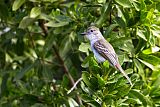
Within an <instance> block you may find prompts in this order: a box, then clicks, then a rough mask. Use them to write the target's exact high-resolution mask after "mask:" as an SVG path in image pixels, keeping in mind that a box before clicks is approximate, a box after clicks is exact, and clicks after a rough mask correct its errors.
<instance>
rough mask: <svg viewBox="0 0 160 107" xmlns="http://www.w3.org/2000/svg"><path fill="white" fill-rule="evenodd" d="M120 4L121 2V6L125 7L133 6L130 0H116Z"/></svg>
mask: <svg viewBox="0 0 160 107" xmlns="http://www.w3.org/2000/svg"><path fill="white" fill-rule="evenodd" d="M115 1H116V2H117V3H118V4H120V5H121V6H123V7H124V8H130V7H132V4H131V2H130V0H115Z"/></svg>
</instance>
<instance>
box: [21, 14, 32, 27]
mask: <svg viewBox="0 0 160 107" xmlns="http://www.w3.org/2000/svg"><path fill="white" fill-rule="evenodd" d="M34 21H35V19H32V18H29V17H28V16H26V17H23V19H22V20H21V22H20V24H19V28H21V29H25V28H27V27H28V26H29V25H31V24H33V22H34Z"/></svg>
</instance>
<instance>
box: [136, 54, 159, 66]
mask: <svg viewBox="0 0 160 107" xmlns="http://www.w3.org/2000/svg"><path fill="white" fill-rule="evenodd" d="M139 58H141V59H142V60H144V61H146V62H148V63H150V64H152V65H154V66H159V65H160V58H159V57H157V56H155V55H147V54H139Z"/></svg>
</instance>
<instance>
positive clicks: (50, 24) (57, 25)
mask: <svg viewBox="0 0 160 107" xmlns="http://www.w3.org/2000/svg"><path fill="white" fill-rule="evenodd" d="M68 24H69V22H54V21H50V22H48V23H45V26H48V27H62V26H65V25H68Z"/></svg>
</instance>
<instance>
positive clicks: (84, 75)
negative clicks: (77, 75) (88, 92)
mask: <svg viewBox="0 0 160 107" xmlns="http://www.w3.org/2000/svg"><path fill="white" fill-rule="evenodd" d="M89 77H90V76H89V73H88V72H85V71H84V72H83V73H82V79H83V81H84V83H85V84H86V85H87V86H88V87H90V88H91V89H92V88H93V86H92V84H91V83H90V80H89Z"/></svg>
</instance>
